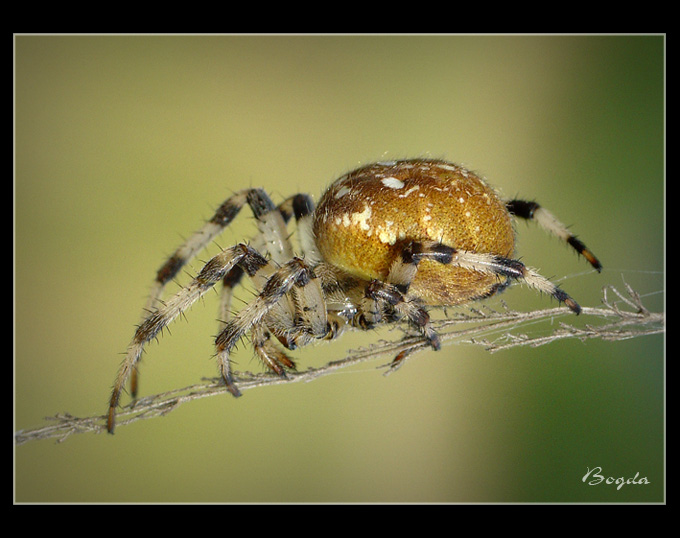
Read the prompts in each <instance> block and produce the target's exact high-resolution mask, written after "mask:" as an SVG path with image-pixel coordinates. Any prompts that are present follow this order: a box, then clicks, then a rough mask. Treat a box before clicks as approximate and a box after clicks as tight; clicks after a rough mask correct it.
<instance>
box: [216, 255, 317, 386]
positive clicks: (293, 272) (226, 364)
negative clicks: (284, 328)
mask: <svg viewBox="0 0 680 538" xmlns="http://www.w3.org/2000/svg"><path fill="white" fill-rule="evenodd" d="M313 280H314V274H313V271H312V270H311V269H310V268H309V266H308V265H307V264H306V263H305V262H304V261H303V260H302V259H300V258H297V257H295V258H293V259H292V260H290V261H289V262H287V263H286V264H284V265H283V266H281V267H280V268H279V269H277V270H276V271H275V272H274V273H273V274H272V275H271V276H270V277H269V279H268V280H267V282H266V284H265V285H264V287H263V288H262V291H261V292H260V294H259V295H258V296H257V297H256V298H255V299H254V300H253V301H251V302H250V303H248V304H247V305H246V306H245V307H244V308H243V309H241V310H240V311H239V312H238V314H236V316H234V318H232V319H231V320H229V322H228V323H227V325H226V327H225V328H224V330H223V331H222V332H221V333H220V334H219V335H218V336H217V338H216V339H215V347H216V349H217V365H218V369H219V371H220V375H221V376H222V378H223V379H224V381H225V383H226V385H227V389H228V390H229V392H231V393H232V394H233V395H234V396H240V394H241V393H240V391H239V390H238V387H237V386H236V384H235V382H234V378H233V376H232V373H231V363H230V358H229V355H230V352H231V349H232V348H233V347H234V345H235V344H236V342H238V341H239V340H240V339H241V338H243V336H244V335H245V333H246V332H248V331H250V330H252V329H253V327H254V326H256V325H257V324H258V323H259V322H260V321H262V320H263V318H264V317H265V316H266V315H267V314H268V313H269V312H270V311H271V309H272V308H273V307H274V305H276V304H277V303H278V302H279V301H280V300H281V299H282V298H283V297H284V296H285V295H286V294H287V293H289V292H290V290H291V289H292V288H293V287H294V286H296V287H299V288H302V287H305V286H307V285H308V284H309V283H310V282H311V281H313Z"/></svg>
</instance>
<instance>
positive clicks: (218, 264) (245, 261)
mask: <svg viewBox="0 0 680 538" xmlns="http://www.w3.org/2000/svg"><path fill="white" fill-rule="evenodd" d="M269 263H270V262H269V261H267V260H266V259H265V258H264V257H263V256H262V255H261V254H260V253H258V252H257V251H255V250H253V249H252V248H251V247H249V246H247V245H244V244H238V245H236V246H234V247H232V248H229V249H226V250H223V251H222V252H220V253H219V254H217V256H215V257H214V258H212V259H211V260H210V261H209V262H208V263H207V264H206V265H205V266H204V267H203V269H201V271H200V273H199V274H198V275H197V276H196V277H195V278H194V279H193V280H192V281H191V282H190V283H189V284H188V285H187V286H186V287H184V288H182V289H181V290H180V291H179V292H178V293H177V294H175V295H174V296H173V297H171V298H170V299H169V300H168V301H166V302H165V304H163V305H161V306H160V307H159V308H158V309H157V310H156V311H155V312H152V313H151V314H149V315H148V317H147V318H146V319H145V320H144V321H143V322H142V323H141V324H140V325H139V327H137V330H136V332H135V335H134V337H133V338H132V341H131V342H130V345H129V346H128V349H127V354H126V356H125V359H124V360H123V363H122V364H121V367H120V370H119V372H118V376H117V377H116V381H115V383H114V387H113V391H112V393H111V401H110V403H109V414H108V430H109V432H111V433H113V429H114V426H115V412H116V407H117V406H118V401H119V400H120V394H121V392H122V390H123V387H124V386H125V383H126V381H127V379H128V378H129V377H130V375H131V374H132V372H134V371H135V370H136V368H137V363H138V362H139V359H140V357H141V354H142V351H143V350H144V346H145V345H146V344H147V342H149V341H150V340H152V339H153V338H155V337H156V336H157V335H158V333H159V332H160V331H161V330H162V329H163V328H164V327H166V326H167V325H168V324H170V323H171V322H172V321H173V320H174V319H175V318H177V316H179V315H180V314H181V313H182V312H184V311H185V310H186V309H187V308H189V307H190V306H191V305H192V304H193V303H194V302H196V300H198V299H199V298H200V297H201V296H203V295H204V294H205V293H206V292H207V291H208V290H210V289H211V288H212V287H213V286H214V285H215V284H216V283H217V282H219V281H220V280H222V279H223V278H224V275H225V273H227V272H229V271H230V270H231V269H232V268H233V267H234V266H235V265H239V266H241V268H242V269H243V270H244V271H245V272H246V273H248V274H249V275H255V274H256V273H257V272H258V271H259V270H260V269H261V268H262V267H265V266H267V265H268V264H269Z"/></svg>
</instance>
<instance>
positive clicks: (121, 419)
mask: <svg viewBox="0 0 680 538" xmlns="http://www.w3.org/2000/svg"><path fill="white" fill-rule="evenodd" d="M625 286H626V292H627V294H628V296H627V297H626V296H624V295H623V294H622V293H620V292H619V291H618V290H617V289H616V288H614V287H612V286H608V287H606V288H604V294H603V301H602V302H603V305H604V306H603V307H602V308H592V307H584V308H583V310H582V313H581V315H580V316H579V318H578V319H579V320H582V319H584V318H586V319H590V318H593V319H594V320H595V321H596V322H598V324H585V325H584V326H581V327H576V326H574V325H571V324H567V323H563V322H560V323H559V325H558V327H557V329H555V330H553V331H552V332H550V333H548V334H545V332H543V333H542V334H540V335H538V336H529V335H527V334H521V333H517V330H518V329H519V328H522V327H526V326H529V325H531V324H534V323H538V322H540V321H545V320H553V319H555V318H557V317H562V316H570V318H573V314H571V313H570V312H569V310H568V309H567V308H564V307H556V308H548V309H544V310H537V311H532V312H515V311H510V310H505V311H502V312H496V311H489V312H483V311H481V310H471V311H470V313H465V314H458V315H456V316H452V317H447V318H446V319H443V320H438V321H435V322H433V323H434V326H435V329H436V330H437V332H438V333H439V335H440V338H441V341H442V343H446V342H452V341H458V342H467V343H472V344H477V345H482V346H484V347H485V348H486V349H487V350H488V351H490V352H496V351H500V350H504V349H509V348H513V347H518V346H533V347H536V346H542V345H546V344H549V343H551V342H555V341H557V340H561V339H565V338H577V339H580V340H586V339H590V338H600V339H603V340H625V339H628V338H636V337H640V336H645V335H651V334H657V333H662V332H664V330H665V315H664V314H663V313H653V312H649V311H648V310H647V309H646V308H645V307H644V305H643V304H642V302H641V300H640V297H639V295H638V294H637V293H636V292H635V291H634V290H633V289H631V288H630V286H628V285H627V284H626V285H625ZM612 293H613V294H614V295H615V296H616V301H615V302H612V301H611V294H612ZM620 304H622V305H624V307H623V309H622V308H621V307H620V306H619V305H620ZM602 320H607V321H608V322H605V323H602ZM461 327H463V328H461ZM494 336H495V338H494V339H493V340H490V339H489V338H490V337H494ZM428 347H429V344H428V343H427V342H426V341H425V340H424V339H423V338H422V337H421V336H414V335H407V336H405V337H404V338H402V339H400V340H398V341H380V342H377V343H376V344H373V345H371V346H369V347H368V348H365V349H360V350H356V351H353V352H351V353H350V354H349V355H348V356H346V357H345V358H343V359H341V360H337V361H333V362H329V363H327V364H325V365H323V366H320V367H318V368H310V369H308V370H305V371H302V372H290V373H289V374H288V375H287V377H285V378H283V377H278V376H275V375H272V374H265V373H263V374H251V373H247V372H246V373H242V374H240V375H239V376H238V379H237V382H238V386H239V388H240V389H241V390H242V391H244V390H249V389H253V388H257V387H262V386H265V385H279V384H283V383H296V382H298V381H312V380H314V379H316V378H317V377H321V376H325V375H328V374H331V373H333V372H335V371H337V370H340V369H343V368H347V367H349V366H352V365H355V364H358V363H362V362H366V361H369V360H374V359H376V358H378V357H382V356H388V357H390V358H391V359H393V358H394V357H396V356H397V355H399V356H400V357H403V360H401V361H400V362H399V363H398V365H399V366H401V365H402V364H404V362H406V360H408V359H409V358H412V357H413V355H414V354H415V353H416V352H417V351H420V350H423V349H427V348H428ZM382 366H383V367H384V368H385V369H386V372H385V373H390V372H392V371H394V370H395V369H396V367H395V365H394V364H390V363H386V364H384V365H382ZM216 394H222V395H223V397H227V396H228V394H227V390H226V387H225V386H224V384H223V383H222V381H221V380H220V379H211V380H205V381H204V382H203V383H198V384H195V385H191V386H189V387H185V388H182V389H176V390H172V391H168V392H164V393H161V394H156V395H153V396H147V397H143V398H139V399H137V400H136V401H134V402H132V403H130V404H128V405H126V406H124V407H122V408H121V409H120V410H119V412H118V415H117V416H118V419H117V426H118V427H121V426H124V425H125V424H130V423H132V422H136V421H138V420H142V419H148V418H153V417H158V416H163V415H165V414H167V413H169V412H170V411H172V410H173V409H176V408H177V407H179V406H180V405H182V404H183V403H186V402H190V401H193V400H197V399H199V398H207V397H209V396H213V395H216ZM46 420H47V422H48V423H47V424H46V425H44V426H42V427H38V428H34V429H28V430H20V431H18V432H16V434H15V443H16V445H21V444H23V443H26V442H28V441H33V440H37V439H48V438H57V440H58V442H62V441H64V440H65V439H67V438H68V437H69V436H71V435H73V434H75V433H85V432H91V433H104V432H106V416H104V415H100V416H93V417H86V418H79V417H74V416H72V415H70V414H68V413H60V414H57V415H55V416H53V417H47V418H46Z"/></svg>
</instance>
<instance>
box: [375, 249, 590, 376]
mask: <svg viewBox="0 0 680 538" xmlns="http://www.w3.org/2000/svg"><path fill="white" fill-rule="evenodd" d="M425 259H428V260H433V261H437V262H439V263H442V264H444V265H448V264H451V265H456V266H459V267H463V268H466V269H470V270H473V271H478V272H481V273H485V274H491V275H496V276H502V277H506V279H508V280H510V279H514V280H518V281H521V282H524V283H525V284H527V285H529V286H530V287H532V288H534V289H537V290H539V291H541V292H544V293H548V294H550V295H551V296H553V297H554V298H555V299H557V300H558V301H559V302H561V303H564V304H565V305H566V306H567V307H569V309H570V310H572V311H573V312H574V313H576V314H579V313H580V312H581V307H580V306H579V305H578V304H577V303H576V301H574V300H573V299H572V298H571V297H570V296H569V295H567V293H565V292H564V291H563V290H561V289H560V288H559V287H557V286H556V285H555V284H553V283H552V282H550V280H548V279H547V278H545V277H543V276H541V275H540V274H539V273H538V272H536V271H535V270H534V269H531V268H529V267H527V266H525V265H524V264H523V263H522V262H520V261H518V260H513V259H510V258H505V257H502V256H497V255H495V254H484V253H481V254H480V253H475V252H469V251H463V250H458V249H455V248H453V247H451V246H448V245H444V244H442V243H436V242H427V243H418V242H412V243H410V244H409V245H407V246H406V248H404V250H403V251H402V253H401V256H400V258H398V259H397V260H395V261H394V262H393V264H392V266H391V267H390V273H389V276H388V278H387V280H388V282H387V283H384V282H379V281H373V282H371V284H370V285H369V287H368V291H367V294H366V295H367V297H369V298H370V299H373V300H375V301H386V302H387V303H388V304H390V305H393V306H394V307H395V308H397V309H398V310H399V308H400V307H401V305H408V306H407V310H405V311H403V313H405V314H406V315H407V317H408V318H409V320H410V321H411V322H413V323H414V324H415V325H416V326H417V327H418V328H419V329H420V330H421V332H423V334H424V335H425V336H426V337H427V339H428V340H429V342H430V345H432V347H433V348H434V349H439V347H440V343H439V337H438V336H437V334H436V333H435V331H434V330H432V329H431V328H430V326H429V314H428V313H427V311H425V309H424V308H422V307H421V306H419V305H417V304H415V303H414V302H413V301H409V300H408V290H409V287H410V284H411V282H413V279H414V278H415V276H416V273H417V269H418V264H419V263H420V261H422V260H425ZM390 283H391V284H390ZM500 286H501V287H503V286H505V284H504V283H501V284H500ZM405 356H406V355H405V354H404V353H400V354H399V355H397V357H395V359H394V360H393V361H392V364H391V366H392V368H395V367H397V366H398V365H399V363H401V361H402V360H403V359H404V357H405Z"/></svg>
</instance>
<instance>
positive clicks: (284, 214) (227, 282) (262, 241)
mask: <svg viewBox="0 0 680 538" xmlns="http://www.w3.org/2000/svg"><path fill="white" fill-rule="evenodd" d="M260 196H261V197H262V198H264V201H260V202H259V203H258V204H256V206H255V207H256V208H257V207H264V208H266V209H265V211H261V214H263V213H267V212H269V211H271V207H272V206H273V204H269V203H268V202H267V199H268V197H267V196H266V194H264V193H260ZM298 196H299V195H298ZM293 201H294V197H292V196H291V197H290V198H288V199H286V200H284V201H283V202H282V203H281V204H279V206H278V207H277V208H276V209H277V210H278V212H279V213H280V215H281V218H282V222H278V223H277V222H276V217H270V224H269V225H268V227H267V229H268V230H269V232H267V233H271V234H279V235H280V236H281V237H285V233H284V232H285V225H286V223H288V221H289V220H290V218H291V217H292V216H293ZM261 216H262V215H261ZM272 223H273V224H272ZM260 231H261V232H262V230H260ZM265 231H266V230H265ZM266 239H267V237H266V236H265V234H264V233H259V234H258V235H257V236H256V237H255V238H254V239H253V240H252V241H251V245H252V247H253V248H254V249H255V250H257V251H258V252H269V251H268V250H267V241H266ZM281 241H283V239H280V240H279V241H274V242H273V244H277V243H279V242H281ZM278 250H280V249H278ZM275 252H276V250H275ZM270 255H271V253H270ZM242 277H243V269H241V268H240V267H239V266H238V265H237V266H235V267H234V268H233V269H232V270H231V271H229V272H228V273H227V274H226V275H225V276H224V280H223V286H222V291H221V293H220V306H219V314H218V320H219V330H220V331H221V330H223V329H224V327H225V326H226V324H227V320H228V319H229V316H230V313H231V300H232V296H233V292H234V288H235V287H236V286H237V285H238V284H239V282H240V281H241V278H242ZM260 284H263V282H261V283H260Z"/></svg>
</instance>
